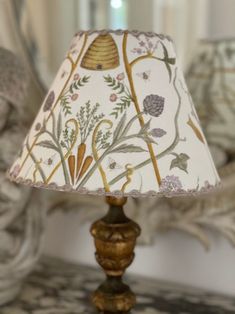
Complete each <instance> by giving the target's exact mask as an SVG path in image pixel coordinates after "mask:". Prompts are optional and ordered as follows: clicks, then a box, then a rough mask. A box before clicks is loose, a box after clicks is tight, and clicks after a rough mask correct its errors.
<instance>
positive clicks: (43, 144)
mask: <svg viewBox="0 0 235 314" xmlns="http://www.w3.org/2000/svg"><path fill="white" fill-rule="evenodd" d="M36 145H37V146H41V147H45V148H49V149H54V150H56V151H58V148H57V147H56V146H55V144H54V143H53V142H52V141H48V140H45V141H41V142H39V143H37V144H36Z"/></svg>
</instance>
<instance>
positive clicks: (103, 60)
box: [81, 34, 119, 71]
mask: <svg viewBox="0 0 235 314" xmlns="http://www.w3.org/2000/svg"><path fill="white" fill-rule="evenodd" d="M118 66H119V54H118V48H117V45H116V43H115V42H114V40H113V37H112V36H111V35H110V34H105V35H102V34H100V35H99V36H98V37H96V38H95V40H94V41H93V42H92V43H91V45H90V47H89V48H88V49H87V51H86V53H85V55H84V57H83V59H82V62H81V67H82V68H85V69H89V70H98V71H99V70H101V71H102V70H110V69H114V68H116V67H118Z"/></svg>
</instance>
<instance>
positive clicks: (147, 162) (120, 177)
mask: <svg viewBox="0 0 235 314" xmlns="http://www.w3.org/2000/svg"><path fill="white" fill-rule="evenodd" d="M177 70H178V69H177V67H176V68H175V73H174V79H173V86H174V89H175V92H176V94H177V97H178V106H177V110H176V113H175V118H174V124H175V137H174V140H173V141H172V143H171V145H170V146H169V147H167V148H166V149H165V150H164V151H162V152H161V153H159V154H158V155H157V156H156V158H158V160H159V159H161V158H163V157H165V156H166V155H167V154H169V153H170V152H172V151H173V150H174V149H175V147H176V146H177V145H178V143H179V142H180V140H181V139H180V134H179V123H178V117H179V113H180V109H181V105H182V99H181V96H180V93H179V90H178V88H177V86H176V79H177ZM179 82H180V81H179ZM151 161H152V160H151V158H149V159H147V160H145V161H143V162H141V163H139V164H138V165H136V166H134V167H133V170H138V169H141V168H143V167H144V166H146V165H148V164H150V163H151ZM125 176H127V171H124V172H123V173H121V174H119V175H118V176H116V177H115V178H114V179H112V180H111V181H110V182H109V185H113V184H115V183H117V182H118V181H119V180H121V179H123V178H124V177H125Z"/></svg>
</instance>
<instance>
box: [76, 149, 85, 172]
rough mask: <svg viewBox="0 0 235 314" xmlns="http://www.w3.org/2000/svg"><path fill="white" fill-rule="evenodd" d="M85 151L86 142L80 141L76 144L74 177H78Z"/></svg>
mask: <svg viewBox="0 0 235 314" xmlns="http://www.w3.org/2000/svg"><path fill="white" fill-rule="evenodd" d="M85 153H86V144H85V143H81V144H80V145H79V146H78V150H77V169H76V177H78V174H79V171H80V169H81V166H82V163H83V159H84V156H85Z"/></svg>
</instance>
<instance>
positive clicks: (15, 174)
mask: <svg viewBox="0 0 235 314" xmlns="http://www.w3.org/2000/svg"><path fill="white" fill-rule="evenodd" d="M19 173H20V165H19V164H16V165H15V166H14V168H13V170H12V172H11V176H12V177H14V178H16V177H18V174H19Z"/></svg>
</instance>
